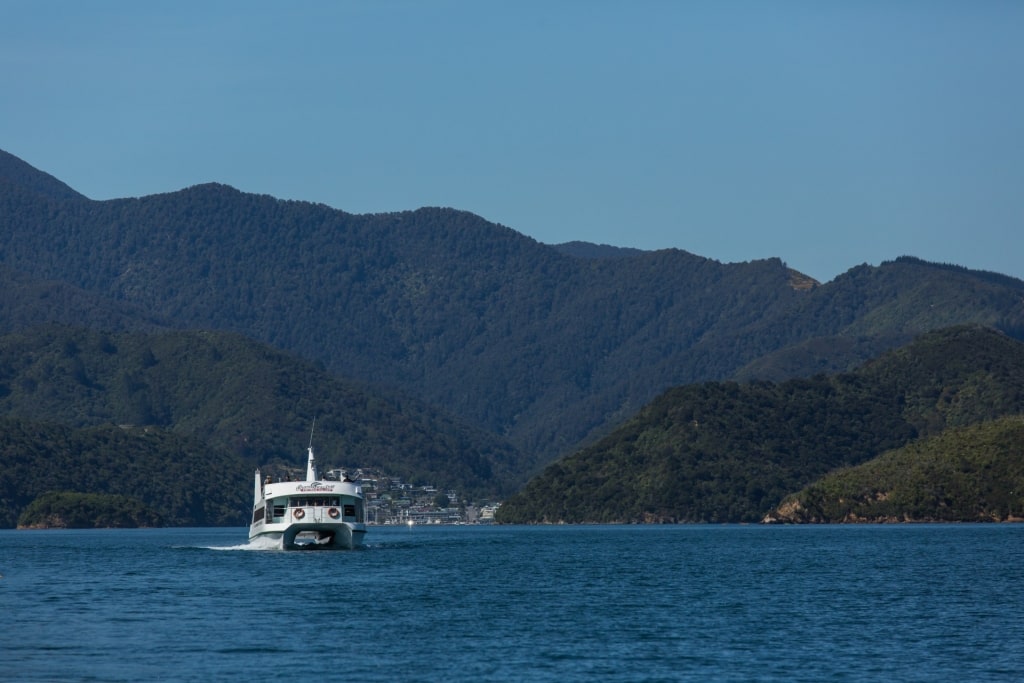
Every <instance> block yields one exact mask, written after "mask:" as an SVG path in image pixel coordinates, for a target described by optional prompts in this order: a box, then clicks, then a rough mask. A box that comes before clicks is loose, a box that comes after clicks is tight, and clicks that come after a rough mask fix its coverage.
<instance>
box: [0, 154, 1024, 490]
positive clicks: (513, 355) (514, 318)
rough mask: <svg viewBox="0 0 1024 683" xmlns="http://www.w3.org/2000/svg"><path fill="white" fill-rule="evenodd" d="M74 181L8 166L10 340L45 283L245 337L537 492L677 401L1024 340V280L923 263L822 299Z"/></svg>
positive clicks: (738, 267)
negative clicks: (564, 458)
mask: <svg viewBox="0 0 1024 683" xmlns="http://www.w3.org/2000/svg"><path fill="white" fill-rule="evenodd" d="M26 167H27V168H28V170H26ZM55 182H56V181H54V180H53V179H52V178H50V177H49V176H47V175H46V174H43V173H41V172H38V171H34V170H32V169H31V167H28V166H27V164H24V162H21V161H20V160H17V159H15V158H14V157H11V156H10V155H4V156H2V157H0V231H2V233H0V238H2V239H0V267H4V268H7V269H8V272H11V273H19V274H21V275H19V277H28V276H29V275H30V276H31V278H32V279H33V280H32V281H24V280H23V281H22V282H21V284H19V285H18V287H16V288H14V289H13V290H10V291H8V290H4V291H2V292H0V311H5V312H6V311H9V312H11V318H9V319H7V320H5V321H4V323H5V325H6V328H5V329H7V330H15V329H18V327H17V325H18V323H17V321H19V320H20V321H26V322H27V321H33V320H38V319H39V317H40V314H39V313H38V312H34V311H33V309H34V306H35V302H34V301H33V300H32V298H31V297H30V296H26V293H25V292H26V288H28V289H32V288H41V287H43V285H41V284H39V283H38V282H35V281H36V280H38V281H44V282H50V283H58V282H59V283H62V285H63V286H65V287H67V288H68V289H67V290H66V291H67V292H68V293H69V294H68V296H71V294H70V293H72V292H73V293H75V294H74V295H75V296H91V297H94V301H95V303H93V304H91V305H92V306H95V307H97V308H102V309H103V310H105V311H106V313H105V318H104V319H102V320H97V321H96V322H95V323H90V322H86V324H87V325H89V326H91V327H94V328H96V329H105V328H106V326H107V325H108V324H116V325H118V327H117V328H116V329H131V327H130V325H131V323H130V322H129V320H128V318H126V317H124V316H125V315H129V317H130V311H131V309H134V310H138V311H141V312H142V313H143V314H144V316H142V315H140V317H139V318H138V320H139V323H138V324H139V325H140V326H144V325H145V324H159V325H166V326H167V327H175V328H181V329H208V330H222V331H231V332H236V333H239V334H242V335H245V336H247V337H249V338H251V339H253V340H256V341H259V342H262V343H265V344H268V345H271V346H273V347H275V348H278V349H281V350H284V351H287V352H289V353H292V354H296V355H299V356H302V357H304V358H307V359H310V360H312V361H315V362H319V363H322V364H323V366H324V368H325V369H327V370H328V371H330V372H331V373H333V374H335V375H338V376H342V377H348V378H352V379H355V380H359V381H362V382H365V383H368V384H372V385H374V386H378V387H388V388H390V389H393V390H398V391H400V392H402V393H405V394H407V395H411V396H415V397H417V398H418V399H420V400H422V401H424V402H427V403H429V404H432V405H434V406H438V407H440V408H441V409H443V410H444V411H445V412H446V413H448V414H452V415H456V416H458V418H459V419H461V420H464V421H465V422H467V423H468V424H471V425H473V426H475V427H477V428H480V429H483V430H487V431H489V432H491V433H492V434H494V435H496V436H497V437H499V438H500V439H505V440H507V441H508V442H510V443H511V444H512V445H513V446H514V447H515V448H516V449H518V451H519V453H520V454H521V455H520V459H519V461H518V462H517V464H516V468H517V470H518V472H519V474H520V475H523V476H525V475H526V474H529V473H534V472H537V471H539V470H540V469H541V468H542V467H543V465H545V464H546V463H549V462H551V461H552V460H554V459H555V458H557V457H558V456H559V455H562V454H565V453H570V452H573V451H574V450H576V449H577V448H578V447H579V446H580V445H581V444H586V443H592V442H594V441H595V440H596V439H597V438H599V437H601V436H603V435H605V434H607V433H609V431H610V430H611V429H613V428H614V427H615V426H617V425H619V424H621V423H622V422H623V421H624V420H626V419H628V418H629V417H631V416H632V415H633V414H635V413H636V411H638V410H639V409H640V408H641V407H642V406H644V405H645V404H646V403H647V402H648V401H650V400H651V399H653V398H654V397H655V396H657V395H658V394H659V393H660V392H662V391H664V390H666V389H668V388H669V387H673V386H678V385H685V384H690V383H693V382H700V381H707V380H725V379H728V378H733V377H742V378H768V379H773V380H781V379H785V378H789V377H794V376H811V375H813V374H815V373H817V372H822V371H843V370H849V369H851V368H853V367H855V366H856V365H858V364H859V363H862V362H864V361H865V360H867V359H868V358H871V357H874V356H875V355H877V354H878V353H879V352H881V351H883V350H885V349H888V348H892V347H893V346H895V345H898V344H901V343H905V342H907V341H909V340H910V339H911V338H912V337H913V336H914V335H916V334H918V333H921V332H924V331H927V330H930V329H936V328H939V327H944V326H948V325H952V324H959V323H980V324H985V325H990V326H993V327H996V328H998V329H1001V330H1004V331H1006V332H1007V333H1009V334H1015V335H1019V336H1021V335H1024V282H1021V281H1019V280H1015V279H1013V278H1008V277H1005V276H998V275H996V274H991V273H983V272H977V271H968V270H965V269H962V268H957V267H952V266H946V265H939V264H930V263H925V262H922V261H919V260H916V259H912V258H898V259H896V260H894V261H891V262H887V263H884V264H882V265H881V266H878V267H869V266H858V267H856V268H853V269H851V270H850V271H849V272H847V273H845V274H844V275H842V276H840V277H838V278H836V279H835V280H834V281H832V282H829V283H826V284H823V285H818V284H816V283H814V282H813V280H811V279H810V278H808V277H806V276H805V275H802V274H800V273H797V272H795V271H793V270H792V269H789V268H787V267H786V265H785V264H784V263H783V262H782V261H781V260H779V259H768V260H763V261H754V262H749V263H739V264H722V263H719V262H717V261H714V260H711V259H707V258H703V257H700V256H697V255H694V254H690V253H687V252H685V251H680V250H664V251H654V252H639V253H632V252H619V251H615V250H608V249H602V248H598V249H597V250H594V249H583V250H581V249H578V248H568V247H565V245H562V247H561V248H555V247H551V246H547V245H543V244H540V243H538V242H536V241H535V240H532V239H530V238H528V237H525V236H523V235H521V234H519V233H517V232H515V231H513V230H511V229H509V228H507V227H503V226H500V225H496V224H493V223H489V222H487V221H486V220H484V219H482V218H480V217H478V216H474V215H472V214H469V213H466V212H463V211H457V210H454V209H447V208H424V209H419V210H417V211H405V212H398V213H381V214H371V215H354V214H350V213H346V212H344V211H339V210H336V209H332V208H330V207H327V206H324V205H320V204H311V203H307V202H296V201H283V200H278V199H275V198H273V197H269V196H265V195H252V194H245V193H242V192H239V191H237V190H235V189H233V188H230V187H228V186H225V185H219V184H206V185H199V186H195V187H190V188H187V189H184V190H180V191H177V192H170V193H167V194H160V195H153V196H149V197H141V198H130V199H116V200H109V201H92V200H88V199H86V198H83V197H82V196H81V195H78V194H77V193H74V192H73V191H72V192H70V193H69V192H63V191H60V189H61V188H60V184H59V183H58V184H56V185H55ZM8 277H13V276H8ZM51 286H52V285H51ZM100 302H105V303H102V304H101V303H100ZM41 305H43V306H46V305H48V304H47V302H45V301H44V302H42V303H41ZM87 305H90V304H87ZM129 307H131V308H129ZM82 311H83V307H76V306H64V307H59V306H51V307H50V315H51V317H50V318H49V319H50V320H51V321H53V322H65V323H70V324H82V321H81V318H82V317H87V316H83V315H82ZM143 317H144V318H145V320H143ZM108 321H115V322H114V323H109V322H108Z"/></svg>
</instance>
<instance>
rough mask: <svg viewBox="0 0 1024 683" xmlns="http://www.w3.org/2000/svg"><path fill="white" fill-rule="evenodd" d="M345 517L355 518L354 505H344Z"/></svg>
mask: <svg viewBox="0 0 1024 683" xmlns="http://www.w3.org/2000/svg"><path fill="white" fill-rule="evenodd" d="M345 516H346V517H355V516H356V506H355V505H346V506H345Z"/></svg>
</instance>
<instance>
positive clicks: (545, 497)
mask: <svg viewBox="0 0 1024 683" xmlns="http://www.w3.org/2000/svg"><path fill="white" fill-rule="evenodd" d="M1021 413H1024V343H1021V342H1018V341H1015V340H1013V339H1011V338H1009V337H1007V336H1005V335H1003V334H1001V333H999V332H996V331H994V330H991V329H988V328H983V327H978V326H973V327H955V328H949V329H945V330H940V331H937V332H931V333H927V334H925V335H922V336H921V337H920V338H919V339H917V340H915V341H914V342H913V343H911V344H909V345H907V346H905V347H902V348H900V349H898V350H895V351H892V352H889V353H887V354H885V355H884V356H882V357H881V358H879V359H878V360H876V361H874V362H872V363H869V364H867V365H865V366H863V367H861V368H859V369H857V370H856V371H854V372H851V373H842V374H837V375H832V376H826V375H817V376H815V377H813V378H811V379H799V380H789V381H786V382H782V383H778V384H776V383H772V382H767V381H755V382H750V383H745V384H738V383H734V382H711V383H704V384H693V385H688V386H682V387H677V388H674V389H671V390H670V391H668V392H665V393H664V394H662V395H661V396H659V397H658V398H657V399H656V400H655V401H653V402H652V403H651V404H649V405H648V406H646V407H645V408H644V409H643V410H642V411H640V413H639V414H638V415H637V416H636V417H635V418H634V419H632V420H630V421H629V422H627V423H626V424H625V425H623V426H622V427H621V428H619V429H618V430H616V431H614V432H613V433H612V434H610V435H609V436H607V437H606V438H604V439H602V440H601V441H599V442H598V443H596V444H594V445H593V446H591V447H589V448H585V449H583V450H581V451H579V452H577V453H575V454H573V455H571V456H570V457H567V458H564V459H563V460H561V461H559V462H556V463H554V464H552V465H550V466H549V467H548V468H547V469H545V470H544V472H543V473H542V474H541V475H539V476H537V477H535V478H534V479H533V480H531V481H530V482H529V483H528V484H527V486H526V487H525V488H524V489H523V490H522V491H520V492H519V493H517V494H516V495H514V496H512V497H511V498H509V499H508V500H506V502H505V503H504V505H503V506H502V507H501V509H500V510H499V515H498V519H499V520H500V521H502V522H512V523H517V522H754V521H759V520H760V519H761V518H762V517H763V516H764V515H765V514H766V513H767V512H768V511H769V510H771V509H772V508H774V507H775V506H776V505H777V504H778V503H779V501H781V500H782V499H783V498H784V497H785V496H786V495H788V494H790V493H792V492H794V491H798V490H800V489H801V488H802V487H804V486H806V485H808V484H809V483H811V482H813V481H814V480H816V479H818V478H820V477H822V476H824V475H825V474H826V473H828V472H830V471H833V470H835V469H837V468H840V467H850V466H855V465H859V464H861V463H864V462H867V461H869V460H871V459H872V458H875V457H876V456H878V455H880V454H882V453H884V452H886V451H889V450H892V449H896V448H900V447H902V446H904V445H906V444H908V443H911V442H912V441H914V440H915V439H918V438H920V437H927V436H933V435H937V434H940V433H942V432H943V430H945V429H947V428H950V427H957V426H963V425H970V424H975V423H979V422H982V421H986V420H991V419H995V418H998V417H1001V416H1005V415H1017V414H1021Z"/></svg>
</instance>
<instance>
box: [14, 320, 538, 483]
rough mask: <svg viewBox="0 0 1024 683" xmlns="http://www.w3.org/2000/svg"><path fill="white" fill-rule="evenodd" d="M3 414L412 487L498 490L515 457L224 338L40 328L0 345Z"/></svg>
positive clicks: (236, 338) (482, 436)
mask: <svg viewBox="0 0 1024 683" xmlns="http://www.w3.org/2000/svg"><path fill="white" fill-rule="evenodd" d="M0 414H3V415H8V416H12V417H18V418H22V419H29V420H37V421H49V422H55V423H59V424H63V425H67V426H69V427H73V428H82V427H92V426H101V425H109V424H117V425H131V426H152V427H158V428H160V429H164V430H169V431H171V432H174V433H175V434H180V435H185V436H188V437H191V438H195V439H198V440H200V441H202V442H204V443H207V444H209V445H210V446H211V447H213V448H214V449H216V450H217V451H222V452H228V453H231V454H233V455H234V456H237V457H238V458H240V459H242V460H244V461H245V462H247V463H249V464H250V465H252V466H253V467H255V466H256V465H266V464H269V463H290V464H293V465H302V464H304V463H305V458H306V450H305V446H306V444H307V443H308V441H309V438H310V431H311V428H312V423H313V419H314V418H316V434H315V439H316V442H315V445H316V447H317V453H318V454H320V459H321V462H322V463H323V464H324V465H330V464H333V465H334V466H338V467H342V466H343V467H346V468H355V467H381V468H385V469H387V471H389V472H391V473H393V474H396V475H399V476H402V477H403V478H406V479H407V480H409V481H414V482H415V481H418V482H422V483H433V484H437V485H441V486H450V487H454V488H458V489H459V490H461V491H464V492H466V493H468V494H474V493H491V494H495V493H503V492H508V491H510V490H511V489H512V488H513V486H514V485H516V484H520V483H522V482H521V481H516V480H515V479H514V477H515V476H516V472H515V464H516V453H515V450H514V449H513V448H512V447H510V446H509V445H508V444H506V443H504V442H502V441H501V440H500V439H498V438H497V437H494V436H492V435H490V434H488V433H487V432H484V431H481V430H479V429H475V428H473V427H469V426H467V425H465V424H463V423H462V422H460V421H459V420H458V419H456V418H454V417H452V416H450V415H446V414H444V413H442V412H440V411H437V410H435V409H433V408H431V407H430V406H427V405H425V404H423V403H422V402H420V401H418V400H416V399H411V398H408V397H401V396H399V395H393V396H387V395H385V394H383V393H382V392H380V391H368V390H366V389H365V388H363V387H361V386H360V385H358V384H356V383H354V382H346V381H343V380H341V379H339V378H337V377H335V376H333V375H331V374H329V373H327V372H325V371H324V370H323V368H321V367H318V366H317V365H316V364H314V363H311V362H309V361H305V360H303V359H300V358H297V357H294V356H291V355H289V354H286V353H283V352H280V351H276V350H274V349H271V348H269V347H267V346H265V345H263V344H258V343H256V342H253V341H251V340H249V339H246V338H244V337H241V336H240V335H236V334H231V333H224V332H201V331H193V332H190V331H172V332H162V333H141V332H135V333H127V332H126V333H103V332H95V331H91V330H86V329H82V328H73V327H63V326H46V327H35V328H31V329H29V330H26V331H24V332H20V333H12V334H9V335H5V336H2V337H0Z"/></svg>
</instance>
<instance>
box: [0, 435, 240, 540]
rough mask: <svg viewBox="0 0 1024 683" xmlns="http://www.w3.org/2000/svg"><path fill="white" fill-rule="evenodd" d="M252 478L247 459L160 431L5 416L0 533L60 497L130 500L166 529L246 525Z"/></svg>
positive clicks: (1, 446) (0, 463) (0, 439)
mask: <svg viewBox="0 0 1024 683" xmlns="http://www.w3.org/2000/svg"><path fill="white" fill-rule="evenodd" d="M251 477H252V469H251V468H250V467H249V465H248V464H247V463H244V462H243V461H242V459H241V458H239V457H237V456H234V455H232V454H231V453H228V452H226V451H221V450H216V449H212V448H211V447H210V446H209V445H208V444H205V443H203V442H201V441H198V440H197V439H193V438H189V437H186V436H181V435H177V434H172V433H171V432H169V431H166V430H163V429H158V428H155V427H145V428H133V429H128V428H121V427H116V426H114V425H106V426H102V427H90V428H86V429H72V428H71V427H67V426H64V425H59V424H53V423H45V422H35V421H30V420H20V419H15V418H8V417H0V528H10V527H13V526H14V525H15V523H16V522H17V521H18V517H19V516H20V515H21V513H22V511H23V510H24V509H25V508H26V507H28V506H29V505H30V504H31V503H32V502H33V501H34V500H36V499H38V498H39V497H41V496H46V495H47V494H50V496H49V497H51V498H52V495H54V494H58V493H60V492H77V493H90V494H94V495H95V494H114V495H120V496H126V497H128V498H129V499H131V500H133V501H136V503H137V505H138V507H139V508H143V509H144V510H145V511H147V512H153V513H156V514H157V515H159V522H161V523H163V524H169V525H184V526H207V525H210V526H220V525H231V524H237V525H242V524H244V523H245V522H246V520H247V518H248V512H249V510H251V507H250V506H251V503H252V499H251V497H250V496H251V491H250V490H249V488H247V487H245V486H242V485H240V482H249V481H250V480H251ZM90 521H91V522H92V523H90V524H87V525H85V526H94V525H95V522H96V520H95V519H93V520H90ZM154 521H155V520H154Z"/></svg>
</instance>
